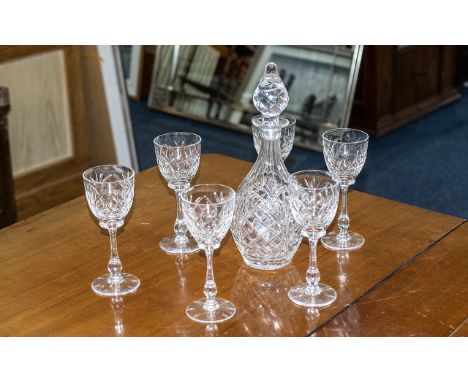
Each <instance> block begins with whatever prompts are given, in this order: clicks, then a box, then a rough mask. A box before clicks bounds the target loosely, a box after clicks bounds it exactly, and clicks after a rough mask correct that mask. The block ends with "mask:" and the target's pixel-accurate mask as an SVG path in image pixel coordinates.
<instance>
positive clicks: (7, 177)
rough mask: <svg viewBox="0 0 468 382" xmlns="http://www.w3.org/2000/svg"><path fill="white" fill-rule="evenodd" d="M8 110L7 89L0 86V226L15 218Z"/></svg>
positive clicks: (12, 221)
mask: <svg viewBox="0 0 468 382" xmlns="http://www.w3.org/2000/svg"><path fill="white" fill-rule="evenodd" d="M9 111H10V99H9V96H8V89H7V88H4V87H0V228H3V227H5V226H7V225H10V224H13V223H14V222H15V220H16V203H15V194H14V186H13V174H12V171H11V159H10V143H9V138H8V120H7V114H8V112H9Z"/></svg>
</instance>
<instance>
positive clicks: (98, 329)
mask: <svg viewBox="0 0 468 382" xmlns="http://www.w3.org/2000/svg"><path fill="white" fill-rule="evenodd" d="M250 167H251V163H248V162H244V161H240V160H236V159H232V158H228V157H224V156H221V155H217V154H209V155H203V156H202V161H201V165H200V170H199V173H198V175H197V177H196V179H195V181H194V183H210V182H211V183H214V182H217V183H224V184H226V185H229V186H233V187H237V186H238V184H239V183H240V181H241V180H242V179H243V178H244V176H245V175H246V174H247V172H248V170H249V169H250ZM349 213H350V216H351V226H352V229H353V230H355V231H356V232H359V233H361V234H363V235H364V237H365V238H366V244H365V245H364V247H363V248H362V249H361V250H359V251H356V252H352V253H349V254H348V255H347V256H346V255H344V254H340V255H337V254H335V253H333V252H330V251H327V250H325V249H324V248H323V247H322V246H320V247H319V254H318V262H319V267H320V271H321V274H322V281H323V282H325V283H327V284H329V285H331V286H333V287H334V288H336V290H337V292H338V298H337V301H336V302H335V303H334V304H333V305H331V306H330V307H327V308H323V309H320V310H319V312H318V314H317V312H315V311H309V310H307V309H305V308H302V307H299V306H296V305H294V304H293V303H292V302H291V301H289V299H288V297H287V290H288V288H290V287H291V286H292V285H294V284H296V283H298V282H301V281H302V280H304V277H305V270H306V267H307V260H308V259H307V250H308V248H307V245H306V244H305V242H304V243H303V244H302V245H301V247H300V248H299V251H298V252H297V254H296V255H295V257H294V259H293V261H292V263H291V264H290V265H289V266H287V267H286V268H283V269H282V270H279V271H274V272H266V271H256V270H253V269H251V268H249V267H247V266H246V265H244V263H243V261H242V258H241V256H240V254H239V252H238V251H237V248H236V247H235V245H234V243H233V241H232V238H231V236H230V234H228V235H227V237H226V239H225V240H224V242H223V244H222V246H221V248H220V249H219V250H218V251H217V252H216V254H215V258H214V272H215V277H216V281H217V285H218V296H220V297H225V298H228V299H230V300H231V301H233V302H234V304H235V305H236V307H237V313H236V315H235V316H234V317H233V318H232V319H231V320H229V321H227V322H225V323H222V324H218V325H201V324H198V323H195V322H193V321H191V320H190V319H189V318H188V317H187V316H186V315H185V308H186V306H187V305H188V304H189V303H190V302H192V301H193V300H194V299H197V298H200V297H202V296H203V283H204V277H205V268H206V262H205V258H204V256H203V255H202V254H192V255H189V256H187V257H185V258H178V257H174V256H171V255H167V254H165V253H164V252H162V251H161V250H160V248H159V246H158V242H159V240H161V239H162V238H163V237H164V236H165V235H168V234H170V233H171V231H172V225H173V223H174V218H175V197H174V195H173V194H172V193H171V192H170V190H169V189H168V188H167V186H166V185H165V183H164V182H163V180H162V179H161V176H160V175H159V172H158V171H157V170H156V169H155V168H152V169H150V170H147V171H145V172H143V173H141V174H138V175H137V177H136V193H135V201H134V205H133V208H132V211H131V213H130V215H129V217H128V218H127V221H126V225H125V227H124V228H123V229H122V230H120V231H119V234H118V243H119V251H120V254H121V259H122V262H123V268H124V271H126V272H129V273H133V274H134V275H136V276H138V277H139V278H140V279H141V286H140V288H139V290H138V291H137V292H136V293H135V294H133V295H131V296H127V297H124V298H122V299H121V300H120V299H114V300H112V299H109V298H103V297H98V296H96V295H94V294H93V292H92V290H91V288H90V283H91V281H92V280H93V279H94V278H95V277H97V276H99V275H101V274H103V273H105V271H106V266H107V261H108V252H109V241H108V236H107V233H106V232H104V231H102V230H100V229H99V228H98V225H97V223H96V220H95V219H94V218H93V217H92V216H91V214H90V212H89V210H88V207H87V205H86V201H85V199H84V197H80V198H78V199H75V200H73V201H71V202H68V203H66V204H63V205H61V206H58V207H56V208H54V209H52V210H49V211H46V212H44V213H42V214H40V215H37V216H35V217H32V218H29V219H26V220H24V221H22V222H19V223H17V224H15V225H13V226H11V227H8V228H5V229H4V230H2V231H0V287H1V290H2V293H1V294H0V306H1V307H2V309H0V335H3V336H15V335H16V336H18V335H19V336H24V335H26V336H113V335H127V336H153V335H156V336H199V335H200V336H205V335H231V336H304V335H309V334H311V333H313V332H314V331H315V330H316V329H319V328H320V327H321V326H323V325H324V324H326V323H327V325H328V324H329V323H330V322H332V321H333V319H334V318H336V317H337V315H339V314H343V313H344V312H345V311H346V310H347V309H348V307H349V306H350V305H354V304H358V303H359V301H362V300H363V299H364V298H366V296H368V295H370V294H371V293H373V291H376V290H378V289H380V288H382V287H383V286H384V285H385V283H386V282H389V281H390V280H392V278H394V277H398V275H401V274H402V273H403V271H404V269H406V268H408V267H410V266H412V267H413V268H414V265H416V264H417V262H418V261H420V259H423V257H424V256H426V255H427V254H428V253H429V251H428V247H430V246H433V247H434V248H436V246H438V245H440V246H442V243H443V242H444V240H446V239H447V238H448V237H450V235H453V234H455V232H457V231H456V229H457V227H458V226H460V225H461V224H462V223H463V220H462V219H459V218H455V217H451V216H447V215H442V214H438V213H435V212H431V211H427V210H423V209H420V208H416V207H412V206H408V205H404V204H401V203H396V202H393V201H390V200H387V199H382V198H378V197H375V196H371V195H366V194H363V193H360V192H357V191H353V192H351V193H350V196H349ZM334 224H335V223H334ZM331 228H333V227H331ZM448 264H449V260H447V263H446V264H440V266H441V267H443V266H448ZM452 266H459V264H455V265H454V264H452ZM414 272H415V273H416V274H417V275H418V277H419V278H421V279H423V278H424V277H425V275H424V272H425V268H424V267H421V271H420V270H419V268H418V267H416V268H415V269H414ZM434 290H435V289H434ZM395 303H396V301H395ZM457 317H458V316H457ZM433 319H434V320H439V316H437V315H435V314H434V316H433ZM442 319H443V318H442ZM419 324H420V321H419V319H417V317H415V319H414V320H408V321H407V322H406V325H408V326H411V325H414V326H415V327H417V326H418V325H419ZM396 325H397V324H396ZM437 333H439V332H435V334H437ZM358 334H359V335H366V334H367V333H366V332H365V331H364V330H363V331H360V332H359V333H358ZM371 334H377V335H385V334H386V328H384V327H383V328H382V331H381V332H379V333H376V332H374V331H372V332H371Z"/></svg>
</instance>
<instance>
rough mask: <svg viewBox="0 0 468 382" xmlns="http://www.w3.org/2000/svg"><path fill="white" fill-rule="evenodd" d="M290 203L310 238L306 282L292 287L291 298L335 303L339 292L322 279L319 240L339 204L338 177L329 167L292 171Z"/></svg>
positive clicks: (304, 302)
mask: <svg viewBox="0 0 468 382" xmlns="http://www.w3.org/2000/svg"><path fill="white" fill-rule="evenodd" d="M290 184H291V196H290V198H289V205H290V208H291V212H292V215H293V218H294V220H295V221H296V223H297V224H299V225H300V226H301V227H302V235H303V236H305V237H307V238H308V239H309V246H310V255H309V256H310V258H309V267H308V269H307V273H306V282H305V283H302V284H299V285H296V286H294V287H292V288H291V289H290V290H289V292H288V296H289V298H290V299H291V300H292V301H293V302H294V303H295V304H297V305H301V306H306V307H309V308H318V307H322V306H327V305H330V304H331V303H333V301H335V299H336V292H335V290H334V289H333V288H331V287H330V286H328V285H325V284H321V283H319V281H320V272H319V270H318V267H317V241H318V239H319V238H320V237H322V236H323V235H324V234H325V232H326V231H325V230H326V229H327V228H328V226H329V225H330V224H331V222H332V221H333V218H334V217H335V214H336V210H337V208H338V195H339V189H338V187H339V180H338V179H337V178H336V177H334V176H333V175H332V174H330V173H329V172H327V171H320V170H304V171H298V172H296V173H294V174H292V175H291V177H290Z"/></svg>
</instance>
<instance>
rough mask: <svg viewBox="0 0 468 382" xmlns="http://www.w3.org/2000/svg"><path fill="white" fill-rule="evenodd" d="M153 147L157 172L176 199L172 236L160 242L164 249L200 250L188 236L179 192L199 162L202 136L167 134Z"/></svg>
mask: <svg viewBox="0 0 468 382" xmlns="http://www.w3.org/2000/svg"><path fill="white" fill-rule="evenodd" d="M153 143H154V150H155V153H156V161H157V163H158V167H159V171H160V172H161V174H162V176H163V177H164V179H166V181H167V184H168V186H169V188H171V189H173V190H174V191H175V194H176V201H177V217H176V221H175V224H174V233H175V234H174V235H173V236H170V237H165V238H164V239H162V240H161V241H160V243H159V246H160V247H161V249H162V250H163V251H164V252H167V253H170V254H175V255H183V254H188V253H193V252H197V251H199V248H198V244H197V243H196V241H195V240H193V238H192V237H190V236H189V235H187V226H186V224H185V222H184V217H183V214H182V206H181V195H182V193H183V192H184V191H185V190H187V189H188V188H189V187H190V181H191V180H192V179H193V177H194V176H195V174H196V173H197V170H198V166H199V164H200V153H201V138H200V136H199V135H197V134H193V133H177V132H176V133H167V134H162V135H159V136H157V137H156V138H154V141H153Z"/></svg>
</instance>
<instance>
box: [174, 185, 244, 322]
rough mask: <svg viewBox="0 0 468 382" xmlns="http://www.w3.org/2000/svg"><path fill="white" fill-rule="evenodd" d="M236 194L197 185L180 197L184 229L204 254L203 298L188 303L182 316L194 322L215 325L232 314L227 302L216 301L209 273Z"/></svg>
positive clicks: (232, 306) (211, 273)
mask: <svg viewBox="0 0 468 382" xmlns="http://www.w3.org/2000/svg"><path fill="white" fill-rule="evenodd" d="M235 195H236V193H235V192H234V190H233V189H232V188H231V187H227V186H223V185H221V184H200V185H196V186H193V187H192V188H190V189H189V190H188V191H186V192H185V193H183V195H182V210H183V212H184V217H185V222H186V223H187V227H188V229H189V231H190V233H191V234H192V236H193V237H194V238H195V240H196V241H197V242H198V245H199V246H200V248H202V249H203V250H204V251H205V254H206V261H207V268H206V281H205V289H204V294H205V298H203V299H200V300H197V301H194V302H192V303H191V304H190V305H189V306H187V309H186V313H187V315H188V316H189V317H190V318H191V319H192V320H194V321H198V322H202V323H216V322H222V321H226V320H227V319H229V318H231V317H232V316H233V315H234V313H235V312H236V307H235V306H234V304H233V303H232V302H230V301H227V300H224V299H222V298H219V297H216V294H217V288H216V283H215V279H214V273H213V252H214V250H215V249H217V248H219V246H220V243H221V240H223V238H224V236H225V235H226V233H227V231H228V230H229V226H230V225H231V221H232V216H233V214H234V206H235Z"/></svg>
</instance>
